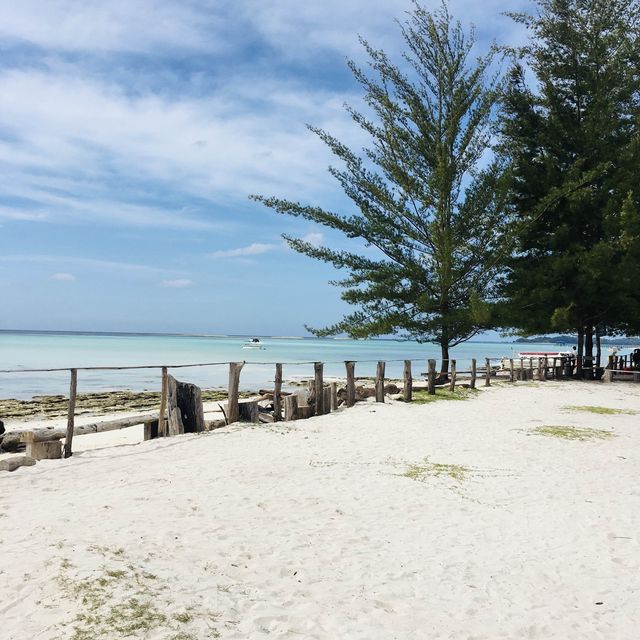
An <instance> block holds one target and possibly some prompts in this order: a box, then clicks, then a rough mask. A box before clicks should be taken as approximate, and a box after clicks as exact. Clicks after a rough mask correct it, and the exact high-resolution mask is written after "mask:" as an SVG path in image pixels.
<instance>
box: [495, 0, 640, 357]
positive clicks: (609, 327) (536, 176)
mask: <svg viewBox="0 0 640 640" xmlns="http://www.w3.org/2000/svg"><path fill="white" fill-rule="evenodd" d="M536 9H537V10H536V12H535V14H533V15H527V14H513V17H514V18H515V19H516V20H517V21H518V22H521V23H523V24H524V25H526V26H527V27H528V29H529V31H530V34H531V40H530V42H529V44H528V45H527V46H526V47H524V48H523V49H520V50H519V51H517V52H516V56H514V63H513V66H512V68H511V70H510V72H509V74H508V82H507V84H506V91H505V96H504V102H503V107H504V117H503V121H502V122H503V126H502V131H503V141H504V148H503V149H504V153H505V155H506V156H507V157H508V159H509V162H510V165H511V177H512V180H511V184H510V188H511V189H510V190H511V198H510V204H511V206H512V207H513V212H514V217H515V220H516V226H515V228H516V229H517V240H518V242H517V245H516V251H515V254H514V258H513V261H512V262H511V265H510V267H511V268H510V273H509V277H508V279H507V282H508V286H507V287H506V288H505V289H504V294H505V297H506V298H507V299H508V300H509V302H510V305H509V306H510V308H511V314H510V315H509V316H508V317H507V320H506V322H507V324H510V325H511V326H516V327H519V328H520V329H521V330H522V331H523V332H525V333H538V332H548V331H550V330H555V331H559V332H565V331H575V332H576V333H577V334H578V337H579V352H582V349H583V343H584V350H585V354H586V365H587V367H590V365H591V357H592V345H593V338H594V336H595V337H596V341H597V339H598V338H599V335H600V334H601V333H602V332H604V331H609V332H615V331H622V330H628V329H629V328H630V326H631V324H632V323H630V320H631V319H632V318H634V317H637V313H638V300H639V298H640V296H639V295H638V289H637V278H638V275H640V263H639V262H638V260H637V256H638V243H639V242H640V234H639V233H638V230H639V229H638V227H639V224H638V219H637V216H638V204H639V203H640V189H638V185H637V158H638V151H639V150H640V147H639V141H640V138H639V133H640V130H639V128H638V123H639V121H638V116H639V113H640V111H639V108H640V101H639V98H640V93H639V89H640V85H639V83H638V80H639V77H640V76H639V74H638V68H639V66H638V62H639V55H640V49H639V41H638V33H639V31H638V27H639V17H640V3H639V2H638V0H536ZM634 314H635V315H634ZM636 326H637V322H636Z"/></svg>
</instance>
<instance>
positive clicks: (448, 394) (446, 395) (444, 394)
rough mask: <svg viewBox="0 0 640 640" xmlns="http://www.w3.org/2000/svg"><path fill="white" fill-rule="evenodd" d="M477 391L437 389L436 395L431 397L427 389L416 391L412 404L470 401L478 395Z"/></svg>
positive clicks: (460, 388)
mask: <svg viewBox="0 0 640 640" xmlns="http://www.w3.org/2000/svg"><path fill="white" fill-rule="evenodd" d="M478 393H479V391H478V390H477V389H469V388H467V387H461V386H457V387H456V388H455V390H454V391H449V389H436V392H435V394H434V395H431V394H430V393H429V392H428V391H427V390H426V389H414V390H413V394H412V402H415V403H416V404H428V403H430V402H437V401H438V400H468V399H469V398H472V397H473V396H475V395H477V394H478Z"/></svg>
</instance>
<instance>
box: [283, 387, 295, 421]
mask: <svg viewBox="0 0 640 640" xmlns="http://www.w3.org/2000/svg"><path fill="white" fill-rule="evenodd" d="M297 417H298V396H297V395H295V394H293V393H292V394H291V395H290V396H285V397H284V419H285V420H286V421H287V422H289V421H290V420H295V419H296V418H297Z"/></svg>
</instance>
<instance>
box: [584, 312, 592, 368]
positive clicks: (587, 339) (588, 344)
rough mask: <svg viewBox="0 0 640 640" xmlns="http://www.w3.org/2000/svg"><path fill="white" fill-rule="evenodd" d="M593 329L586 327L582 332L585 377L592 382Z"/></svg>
mask: <svg viewBox="0 0 640 640" xmlns="http://www.w3.org/2000/svg"><path fill="white" fill-rule="evenodd" d="M592 367H593V327H592V326H591V325H587V326H586V327H585V331H584V368H585V372H584V374H585V377H586V378H587V379H588V380H593V368H592Z"/></svg>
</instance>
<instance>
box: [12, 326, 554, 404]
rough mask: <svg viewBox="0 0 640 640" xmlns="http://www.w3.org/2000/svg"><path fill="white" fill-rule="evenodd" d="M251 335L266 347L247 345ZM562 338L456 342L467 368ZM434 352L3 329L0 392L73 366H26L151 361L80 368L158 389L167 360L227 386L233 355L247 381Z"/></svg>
mask: <svg viewBox="0 0 640 640" xmlns="http://www.w3.org/2000/svg"><path fill="white" fill-rule="evenodd" d="M251 337H257V338H259V340H260V343H261V347H260V348H247V343H248V341H249V339H250V338H251ZM559 348H561V347H559V345H549V344H542V343H541V344H531V343H527V344H526V345H524V344H517V343H513V342H481V341H475V340H474V341H469V342H465V343H464V344H461V345H459V346H457V347H455V348H453V349H452V350H451V355H450V357H451V358H455V359H456V360H457V367H458V370H463V369H468V367H469V366H470V361H471V359H472V358H476V359H477V360H478V363H479V364H483V363H484V358H488V357H491V358H500V357H513V356H515V355H517V353H518V352H519V351H520V350H522V349H525V350H527V351H544V350H547V351H555V350H558V349H559ZM429 358H436V359H438V360H439V359H440V349H439V347H438V346H437V345H435V344H431V343H425V344H420V343H417V342H410V341H401V340H390V339H378V340H349V339H335V338H327V339H319V338H298V337H269V336H227V335H168V334H122V333H120V334H114V333H76V332H35V331H0V369H1V370H6V369H14V370H19V371H18V372H14V373H0V398H3V399H5V398H16V399H19V400H27V399H30V398H32V397H33V396H37V395H57V394H67V393H68V391H69V372H68V371H52V372H29V371H22V370H26V369H56V368H78V369H81V368H82V367H123V366H141V365H151V366H153V367H155V368H152V369H128V370H126V369H125V370H117V371H101V370H99V371H95V370H94V371H83V370H79V371H78V392H79V393H82V392H90V391H109V390H131V391H145V390H159V389H160V376H161V370H160V367H162V366H169V367H170V368H169V373H171V374H172V375H174V376H175V377H177V378H178V379H180V380H184V381H186V382H192V383H194V384H197V385H199V386H201V387H202V388H206V389H211V388H226V385H227V382H228V376H229V368H228V365H227V364H226V363H228V362H242V361H244V362H245V366H244V367H243V369H242V373H241V378H240V381H241V384H240V386H241V389H243V390H258V389H261V388H265V387H266V388H268V387H270V386H272V385H273V378H274V371H275V367H274V364H275V363H276V362H281V363H283V378H284V380H285V384H286V381H287V380H299V379H303V378H309V377H313V362H316V361H320V362H324V363H325V365H324V374H325V376H327V377H329V376H344V371H345V369H344V361H345V360H354V361H356V363H357V364H356V376H374V375H375V372H376V363H377V361H379V360H384V361H385V362H386V363H387V364H386V371H385V377H387V378H401V377H402V369H403V361H404V360H412V361H413V363H412V371H413V375H414V377H418V376H420V374H421V373H423V372H425V371H426V369H427V360H428V359H429ZM197 363H220V364H211V365H209V366H205V367H187V368H179V369H173V370H172V369H171V366H172V365H174V366H175V365H185V364H197Z"/></svg>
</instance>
